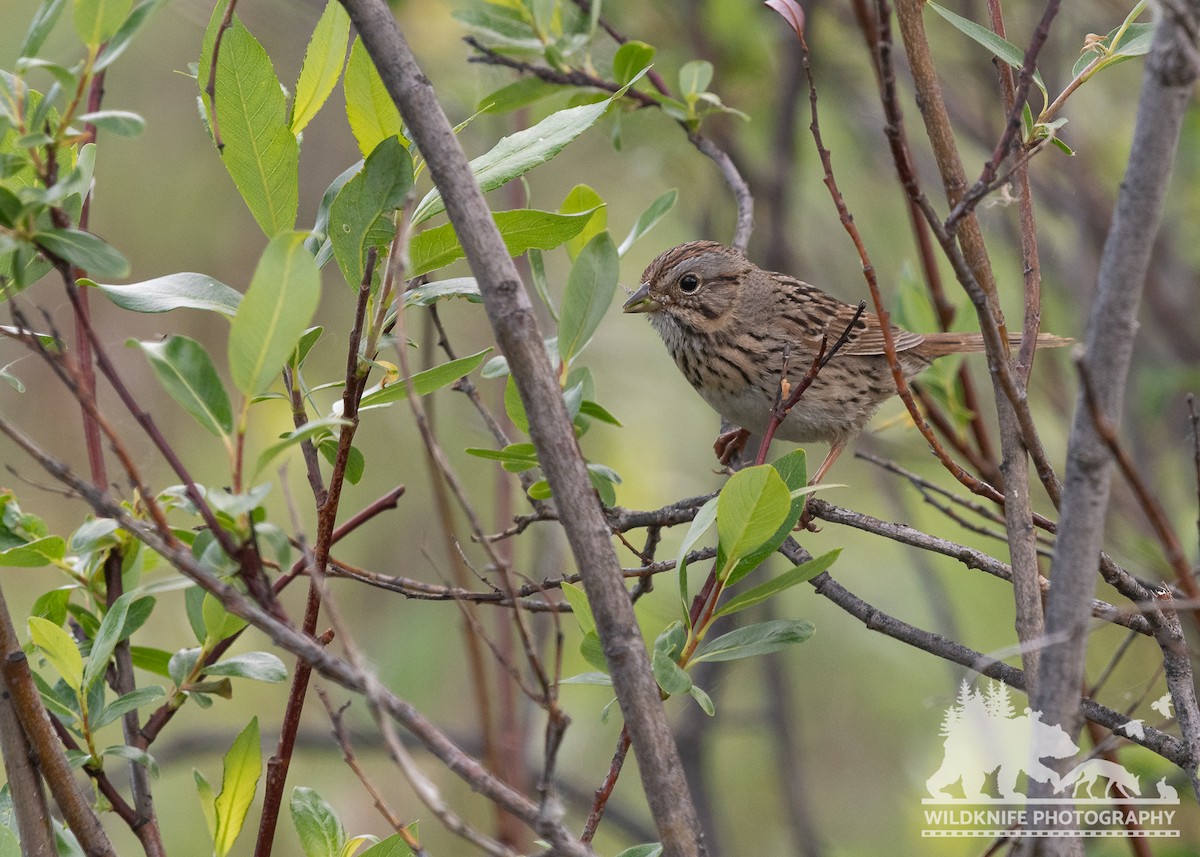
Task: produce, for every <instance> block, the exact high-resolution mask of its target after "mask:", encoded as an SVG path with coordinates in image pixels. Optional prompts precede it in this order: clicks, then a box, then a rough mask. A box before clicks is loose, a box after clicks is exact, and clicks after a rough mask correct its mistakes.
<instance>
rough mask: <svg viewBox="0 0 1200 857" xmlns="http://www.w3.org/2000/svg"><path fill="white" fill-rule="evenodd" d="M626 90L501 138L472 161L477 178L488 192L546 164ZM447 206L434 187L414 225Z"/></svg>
mask: <svg viewBox="0 0 1200 857" xmlns="http://www.w3.org/2000/svg"><path fill="white" fill-rule="evenodd" d="M635 79H636V78H635ZM631 83H632V81H631ZM626 88H628V87H626ZM624 93H625V89H624V88H623V89H621V90H620V91H619V92H617V93H615V94H614V95H613V96H612V97H611V98H607V99H605V100H604V101H599V102H596V103H594V104H582V105H580V106H578V107H568V108H567V109H565V110H559V111H558V112H556V113H552V114H550V115H549V116H547V117H546V118H545V119H543V120H542V121H541V122H538V123H537V124H536V125H533V126H532V127H529V128H525V129H524V130H521V131H518V132H517V133H515V134H512V135H510V136H508V137H504V138H502V139H501V140H500V142H498V143H497V144H496V145H495V146H493V147H492V149H491V150H490V151H488V152H486V153H485V154H483V155H480V156H479V157H478V158H475V159H473V160H472V161H471V164H470V167H471V172H472V173H473V174H474V175H475V180H476V181H477V182H478V183H479V186H480V188H481V189H482V190H483V191H484V193H486V192H487V191H490V190H495V189H496V188H498V187H500V186H501V185H503V184H505V183H506V182H509V181H512V180H513V179H515V178H517V177H519V176H522V175H524V174H525V173H527V172H529V171H530V170H531V169H533V168H534V167H536V166H538V165H539V164H544V163H546V161H549V160H550V159H551V158H553V157H554V156H555V155H557V154H558V153H559V152H561V151H562V150H563V149H564V148H566V146H567V144H568V143H570V142H571V141H572V140H574V139H575V138H576V137H578V136H579V135H580V134H582V133H583V132H584V131H586V130H587V129H588V128H590V127H592V125H594V124H595V123H596V121H597V120H598V119H599V118H600V117H601V116H603V115H604V112H605V111H606V110H607V109H608V106H609V105H610V104H611V103H612V102H613V101H614V100H615V99H617V98H620V97H621V95H623V94H624ZM445 208H446V205H445V203H444V202H443V201H442V195H441V192H440V191H438V190H437V189H434V190H432V191H430V192H429V193H428V194H426V196H425V198H424V199H422V200H421V202H420V204H419V205H418V206H417V208H416V211H415V212H413V224H414V225H416V224H419V223H423V222H425V221H426V220H428V219H429V218H431V217H433V216H434V215H435V214H438V213H440V212H441V211H444V210H445Z"/></svg>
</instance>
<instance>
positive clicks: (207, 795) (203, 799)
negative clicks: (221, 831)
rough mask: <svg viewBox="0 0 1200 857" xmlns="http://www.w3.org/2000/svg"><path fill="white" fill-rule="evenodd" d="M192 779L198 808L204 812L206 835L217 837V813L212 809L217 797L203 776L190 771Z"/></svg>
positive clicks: (193, 770) (197, 772)
mask: <svg viewBox="0 0 1200 857" xmlns="http://www.w3.org/2000/svg"><path fill="white" fill-rule="evenodd" d="M192 778H193V779H194V780H195V781H196V793H197V794H198V795H199V796H200V808H201V810H203V812H204V822H205V824H206V825H207V826H208V835H209V836H212V837H214V838H215V837H216V835H217V811H216V808H215V807H214V804H215V803H216V800H217V797H216V795H215V794H213V788H212V786H211V785H210V784H209V782H208V780H207V779H205V778H204V774H202V773H200V772H199V771H198V770H196V769H194V768H193V769H192Z"/></svg>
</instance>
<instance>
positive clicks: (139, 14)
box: [92, 0, 167, 73]
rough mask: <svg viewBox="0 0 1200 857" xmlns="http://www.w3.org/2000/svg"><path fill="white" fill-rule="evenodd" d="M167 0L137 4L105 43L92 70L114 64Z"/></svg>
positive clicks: (144, 0) (151, 0) (145, 1)
mask: <svg viewBox="0 0 1200 857" xmlns="http://www.w3.org/2000/svg"><path fill="white" fill-rule="evenodd" d="M166 1H167V0H142V2H141V3H139V4H138V5H137V6H135V7H134V9H133V11H132V12H130V13H129V17H128V18H126V19H125V21H124V23H122V24H121V27H120V29H118V30H117V32H116V33H115V34H114V35H113V37H112V38H111V39H109V40H108V42H107V43H106V44H105V45H104V50H103V51H102V52H101V53H100V56H99V58H97V60H96V62H95V63H94V64H93V65H92V72H93V73H95V72H100V71H103V70H104V69H106V68H108V67H109V66H110V65H112V64H113V63H114V62H115V61H116V60H117V58H118V57H120V56H121V54H123V53H125V49H126V48H127V47H129V43H130V42H132V41H133V37H134V36H135V35H136V34H137V32H138V30H140V29H141V28H142V25H143V24H144V23H146V19H147V18H149V17H150V14H151V13H152V12H154V11H155V10H157V9H158V7H159V6H162V5H163V4H164V3H166Z"/></svg>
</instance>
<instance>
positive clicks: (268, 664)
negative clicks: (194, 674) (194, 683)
mask: <svg viewBox="0 0 1200 857" xmlns="http://www.w3.org/2000/svg"><path fill="white" fill-rule="evenodd" d="M204 674H205V675H206V676H207V675H223V676H231V677H233V678H249V679H253V680H254V681H265V682H270V683H277V682H281V681H286V680H287V667H285V666H284V665H283V661H281V660H279V658H277V657H276V656H275V655H273V654H271V653H270V652H246V653H244V654H241V655H234V656H233V657H231V658H226V659H225V660H223V661H217V662H216V663H215V664H211V665H210V666H207V667H205V668H204Z"/></svg>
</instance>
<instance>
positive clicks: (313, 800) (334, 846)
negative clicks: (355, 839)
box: [288, 786, 346, 857]
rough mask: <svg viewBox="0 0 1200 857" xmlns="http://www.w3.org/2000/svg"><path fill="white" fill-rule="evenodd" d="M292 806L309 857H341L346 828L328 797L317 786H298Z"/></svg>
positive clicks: (293, 795) (293, 817)
mask: <svg viewBox="0 0 1200 857" xmlns="http://www.w3.org/2000/svg"><path fill="white" fill-rule="evenodd" d="M288 806H289V808H290V809H291V811H292V823H293V824H295V825H296V833H297V834H299V836H300V847H301V848H303V849H304V854H305V857H338V855H339V854H340V853H341V850H342V844H343V843H344V842H345V841H346V830H345V828H343V827H342V822H341V819H339V818H338V816H337V813H336V812H334V810H333V807H332V806H330V805H329V804H328V802H326V800H325V798H323V797H321V796H320V795H319V794H317V792H316V791H314V790H313V789H308V788H304V787H303V786H297V787H296V788H294V789H292V797H291V800H290V801H288Z"/></svg>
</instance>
